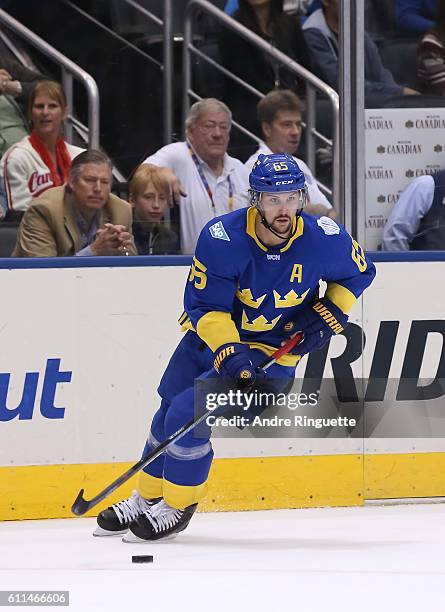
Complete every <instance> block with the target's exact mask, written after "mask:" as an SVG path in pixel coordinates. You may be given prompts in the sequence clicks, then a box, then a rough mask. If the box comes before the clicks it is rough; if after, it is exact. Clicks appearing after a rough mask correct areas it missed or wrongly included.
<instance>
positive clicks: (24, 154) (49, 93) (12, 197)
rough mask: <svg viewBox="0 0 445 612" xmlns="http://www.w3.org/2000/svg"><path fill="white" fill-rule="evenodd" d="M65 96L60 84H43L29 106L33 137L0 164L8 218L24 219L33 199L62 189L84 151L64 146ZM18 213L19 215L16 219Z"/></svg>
mask: <svg viewBox="0 0 445 612" xmlns="http://www.w3.org/2000/svg"><path fill="white" fill-rule="evenodd" d="M67 113H68V107H67V100H66V95H65V92H64V90H63V87H62V86H61V85H60V83H57V82H55V81H40V82H39V83H37V85H36V86H35V87H34V89H33V90H32V92H31V94H30V97H29V102H28V119H29V122H30V125H31V127H32V131H31V134H30V135H29V136H25V137H24V138H22V140H20V141H19V142H18V143H17V144H15V145H13V146H12V147H10V148H9V149H8V150H7V151H6V153H5V155H4V156H3V158H2V160H1V162H0V172H1V175H2V177H3V181H4V187H5V191H6V198H7V207H8V209H7V211H3V215H2V216H4V213H5V212H6V213H7V215H8V217H10V218H11V217H12V218H13V217H14V216H21V215H22V214H23V212H24V211H25V210H27V208H28V206H29V205H30V204H31V201H32V198H34V197H36V196H39V195H41V194H42V193H43V192H44V191H46V190H47V189H49V188H50V187H58V186H60V185H63V184H64V183H65V181H66V179H67V176H68V171H69V168H70V165H71V160H72V159H73V158H74V157H76V155H78V154H79V153H81V152H82V151H83V150H84V149H81V148H79V147H75V146H74V145H70V144H68V143H67V142H65V140H64V138H63V136H62V126H63V122H64V120H65V119H66V117H67ZM17 213H18V215H17Z"/></svg>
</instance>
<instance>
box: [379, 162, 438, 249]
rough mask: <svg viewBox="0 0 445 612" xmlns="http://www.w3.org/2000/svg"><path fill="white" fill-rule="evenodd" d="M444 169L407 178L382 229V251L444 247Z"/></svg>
mask: <svg viewBox="0 0 445 612" xmlns="http://www.w3.org/2000/svg"><path fill="white" fill-rule="evenodd" d="M444 202H445V170H440V171H439V172H436V173H435V174H433V175H429V174H426V175H425V176H419V177H417V178H415V179H414V180H413V181H411V182H410V183H409V184H408V186H407V187H405V189H404V190H403V191H402V193H401V194H400V197H399V199H398V201H397V203H396V204H395V206H394V208H393V209H392V211H391V214H390V215H389V218H388V221H387V222H386V225H385V228H384V230H383V242H382V249H383V250H384V251H408V250H411V251H430V250H433V251H434V250H444V249H445V207H444V205H443V203H444Z"/></svg>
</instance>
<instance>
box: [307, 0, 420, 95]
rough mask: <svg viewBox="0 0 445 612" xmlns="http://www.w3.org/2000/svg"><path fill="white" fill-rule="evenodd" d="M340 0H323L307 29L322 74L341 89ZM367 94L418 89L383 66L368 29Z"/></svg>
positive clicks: (308, 22)
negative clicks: (339, 82) (339, 66)
mask: <svg viewBox="0 0 445 612" xmlns="http://www.w3.org/2000/svg"><path fill="white" fill-rule="evenodd" d="M338 30H339V14H338V0H322V8H321V9H318V10H317V11H315V12H314V13H312V15H311V16H310V17H309V18H308V19H307V20H306V21H305V23H304V25H303V31H304V35H305V38H306V42H307V45H308V47H309V49H310V51H311V57H312V60H313V64H314V70H315V72H316V74H318V76H319V77H320V78H321V79H322V80H323V81H325V82H326V83H327V84H328V85H330V86H331V87H332V88H333V89H335V90H338ZM364 43H365V96H366V98H368V99H369V98H377V97H378V98H383V97H386V98H388V97H392V96H401V95H412V94H416V93H417V92H416V91H414V90H413V89H410V88H408V87H402V86H401V85H398V84H397V83H396V82H395V81H394V79H393V76H392V74H391V73H390V72H389V71H388V70H386V69H385V68H384V67H383V64H382V61H381V59H380V55H379V52H378V49H377V47H376V45H375V44H374V43H373V42H372V40H371V39H370V37H369V36H368V35H367V34H366V33H365V41H364Z"/></svg>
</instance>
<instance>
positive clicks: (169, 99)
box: [64, 0, 174, 144]
mask: <svg viewBox="0 0 445 612" xmlns="http://www.w3.org/2000/svg"><path fill="white" fill-rule="evenodd" d="M120 1H121V2H123V3H124V4H127V5H128V6H131V7H132V8H133V9H134V10H135V11H136V12H137V13H139V14H140V15H143V16H144V17H145V18H147V19H148V20H149V21H151V22H152V23H154V24H155V25H157V26H159V27H160V28H162V64H161V63H160V62H159V61H158V60H157V59H155V58H153V57H152V56H151V55H149V54H148V53H146V52H145V51H142V49H139V48H138V47H137V46H136V45H134V44H133V43H132V42H130V41H129V40H127V39H126V38H124V37H123V36H121V35H120V34H117V33H116V32H114V30H112V29H111V28H109V27H107V26H106V25H104V24H103V23H101V22H100V21H99V20H98V19H96V18H95V17H93V16H92V15H90V14H89V13H87V12H86V11H85V10H83V9H81V8H80V7H79V6H77V4H74V3H73V2H71V0H64V2H65V4H67V5H68V6H70V7H71V8H72V9H73V10H75V11H76V12H78V13H79V14H81V15H82V16H83V17H85V18H86V19H88V21H90V22H92V23H94V24H95V25H96V26H97V27H99V28H101V29H102V30H104V31H106V32H107V33H108V34H110V36H112V37H113V38H116V39H117V40H119V41H120V42H122V43H124V44H125V45H126V46H127V47H129V48H131V49H133V51H135V52H136V53H138V55H141V56H142V57H144V58H145V59H147V60H149V61H150V62H151V63H153V64H154V65H155V66H157V68H159V70H160V71H161V72H162V88H163V103H164V104H163V106H164V113H163V119H164V125H163V140H164V144H168V143H170V142H171V139H172V133H173V70H174V65H173V32H172V23H173V9H172V0H164V19H160V18H159V17H157V16H156V15H154V14H153V13H151V12H150V11H149V10H147V9H146V8H144V7H143V6H141V5H140V4H138V3H137V2H135V1H134V0H120Z"/></svg>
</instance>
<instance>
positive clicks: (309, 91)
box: [182, 0, 344, 217]
mask: <svg viewBox="0 0 445 612" xmlns="http://www.w3.org/2000/svg"><path fill="white" fill-rule="evenodd" d="M200 11H203V12H204V13H208V14H209V15H211V16H212V17H213V18H214V19H216V21H218V22H219V23H220V24H221V25H223V26H224V27H226V28H229V29H230V30H232V31H234V32H236V33H238V34H239V36H241V37H242V38H244V39H246V40H247V41H249V42H250V43H251V44H252V45H253V46H255V47H256V48H257V49H259V50H260V51H261V52H263V53H265V54H266V55H268V56H269V57H271V58H273V59H274V60H276V61H277V62H279V63H280V64H282V65H283V66H284V67H285V68H287V69H288V70H289V71H290V72H291V73H293V74H294V75H296V76H298V77H299V78H301V79H303V80H304V81H305V84H306V122H305V126H306V162H307V164H308V165H309V167H310V168H312V169H314V168H315V151H316V141H317V140H321V141H322V142H323V143H324V144H325V145H326V144H327V145H329V146H331V147H332V150H333V188H332V198H333V205H334V206H335V207H336V209H337V211H338V212H339V213H340V217H342V215H343V213H344V211H343V210H342V209H340V197H339V196H340V167H339V148H338V142H339V97H338V94H337V92H336V91H335V90H334V89H332V87H329V85H327V84H326V83H324V82H323V81H322V80H321V79H319V78H318V77H316V76H315V75H314V74H312V73H311V72H309V70H307V69H306V68H304V67H303V66H301V65H300V64H298V63H297V62H295V61H294V60H292V59H291V58H289V57H288V56H287V55H285V54H284V53H282V52H281V51H279V50H278V49H276V48H275V47H273V46H272V45H271V44H269V43H267V42H266V41H265V40H263V39H262V38H260V37H259V36H257V35H256V34H254V33H253V32H252V31H251V30H249V29H248V28H246V27H245V26H243V25H241V24H240V23H238V22H237V21H235V20H234V19H232V18H231V17H229V16H228V15H226V14H225V13H224V12H223V11H221V10H220V9H218V8H217V7H215V6H214V5H213V4H211V3H210V2H208V1H207V0H190V1H189V3H188V5H187V8H186V13H185V22H184V53H183V92H182V93H183V102H182V110H183V117H184V122H185V117H186V116H187V113H188V110H189V107H190V98H193V99H195V100H199V99H200V96H199V95H198V94H197V93H196V92H195V91H194V90H193V89H192V63H191V56H192V54H194V55H196V56H198V57H200V58H201V59H203V60H204V61H206V62H207V63H209V64H210V65H212V66H213V67H214V68H216V69H217V70H219V71H220V72H221V73H223V74H225V75H226V76H228V77H229V78H231V79H232V80H234V81H235V82H237V83H238V84H239V85H241V86H243V87H244V88H245V89H246V90H248V91H250V92H251V93H253V94H255V95H257V96H258V97H259V98H261V97H263V96H264V95H265V93H263V92H259V91H258V90H256V89H254V88H253V87H252V86H250V85H248V84H247V83H244V81H242V79H240V78H239V77H237V76H236V75H235V74H233V73H232V72H230V71H229V70H227V69H226V68H224V67H223V66H221V65H220V64H218V63H217V62H215V61H214V60H213V59H212V58H210V57H209V56H207V55H206V54H205V53H203V52H202V51H200V50H199V49H198V48H197V47H196V46H195V45H194V44H193V35H194V32H193V18H194V16H195V15H196V14H197V13H198V12H200ZM317 91H319V92H321V93H322V94H324V95H325V96H326V97H327V98H328V100H329V102H330V104H331V107H332V113H333V130H332V140H331V139H328V138H326V137H325V136H324V135H323V134H320V133H319V132H318V131H317V129H316V92H317ZM266 93H267V92H266ZM233 123H234V125H235V126H236V127H237V128H238V129H240V130H241V131H242V132H243V133H244V134H246V135H247V136H249V137H250V138H252V139H253V140H255V141H257V142H258V141H259V139H258V137H257V136H255V134H252V133H251V132H249V131H248V130H246V129H245V128H244V127H243V126H241V125H240V124H238V123H236V122H233ZM320 186H321V187H322V188H323V189H324V191H327V192H329V191H330V190H329V189H328V188H327V187H325V186H324V185H320Z"/></svg>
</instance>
